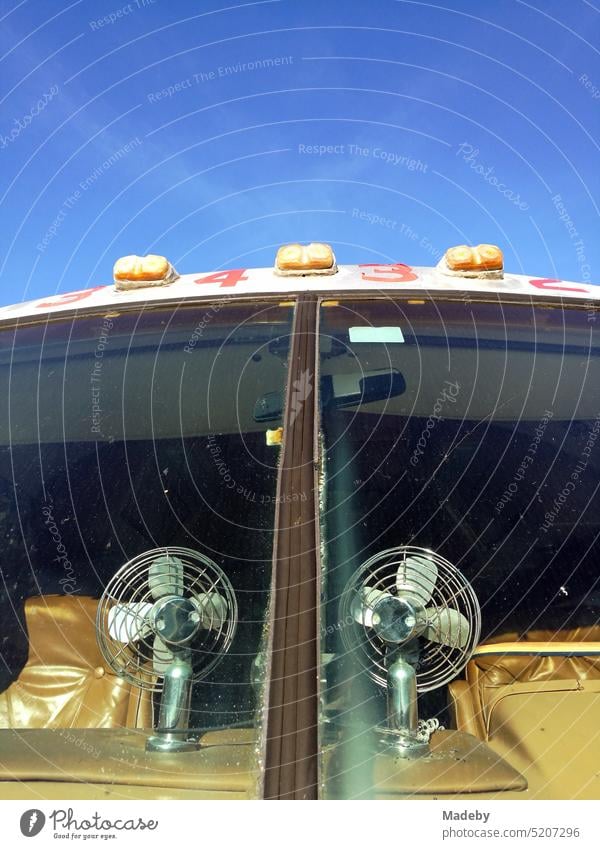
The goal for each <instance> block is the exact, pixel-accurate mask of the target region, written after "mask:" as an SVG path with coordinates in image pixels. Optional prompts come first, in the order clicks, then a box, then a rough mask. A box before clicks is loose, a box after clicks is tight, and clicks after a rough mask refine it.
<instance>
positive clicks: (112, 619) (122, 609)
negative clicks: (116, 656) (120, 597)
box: [108, 601, 154, 643]
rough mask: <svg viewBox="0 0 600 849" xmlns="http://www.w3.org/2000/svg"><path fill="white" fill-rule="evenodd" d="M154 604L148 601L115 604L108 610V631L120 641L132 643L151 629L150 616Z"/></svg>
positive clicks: (114, 638)
mask: <svg viewBox="0 0 600 849" xmlns="http://www.w3.org/2000/svg"><path fill="white" fill-rule="evenodd" d="M153 606H154V605H152V604H151V603H149V602H147V601H139V602H133V603H131V604H115V606H114V607H111V608H110V610H109V611H108V633H109V634H110V636H111V637H112V638H113V640H118V641H119V642H120V643H132V642H134V641H135V640H139V639H140V637H143V636H145V634H147V633H148V631H149V630H150V624H149V622H148V616H149V614H150V611H151V610H152V608H153Z"/></svg>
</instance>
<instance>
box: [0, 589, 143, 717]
mask: <svg viewBox="0 0 600 849" xmlns="http://www.w3.org/2000/svg"><path fill="white" fill-rule="evenodd" d="M97 606H98V601H97V600H96V599H93V598H88V597H78V596H74V595H47V596H36V597H33V598H30V599H28V600H27V601H26V602H25V622H26V625H27V631H28V636H29V655H28V659H27V662H26V664H25V666H24V667H23V669H22V670H21V673H20V674H19V677H18V678H17V680H16V681H14V682H13V683H12V684H11V685H10V686H9V687H8V688H7V689H6V690H5V691H4V692H3V693H0V727H1V728H116V727H136V728H150V727H152V698H151V694H150V693H147V692H143V691H140V690H139V689H138V688H136V687H132V685H131V684H128V683H127V682H125V681H124V680H123V679H121V678H118V677H117V676H116V675H114V674H113V673H112V672H111V670H110V669H109V668H107V666H106V663H105V661H104V658H103V657H102V654H101V652H100V649H99V648H98V645H97V642H96V629H95V619H96V609H97Z"/></svg>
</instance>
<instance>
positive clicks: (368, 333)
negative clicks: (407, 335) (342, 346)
mask: <svg viewBox="0 0 600 849" xmlns="http://www.w3.org/2000/svg"><path fill="white" fill-rule="evenodd" d="M348 332H349V334H350V341H351V342H383V343H385V344H386V345H387V344H389V343H390V342H404V335H403V333H402V331H401V330H400V328H399V327H351V328H350V329H349V331H348Z"/></svg>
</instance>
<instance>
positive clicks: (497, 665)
mask: <svg viewBox="0 0 600 849" xmlns="http://www.w3.org/2000/svg"><path fill="white" fill-rule="evenodd" d="M582 637H583V639H582ZM577 638H579V639H577ZM590 638H592V639H590ZM594 638H595V639H594ZM597 639H598V629H597V628H596V629H585V630H583V631H582V629H573V630H572V631H562V632H555V633H553V634H552V633H548V632H541V631H539V632H532V633H530V634H529V635H528V639H525V640H523V639H522V640H517V641H515V642H510V641H509V640H508V639H507V638H505V637H503V638H502V639H501V640H499V641H498V642H495V643H488V644H485V645H482V646H480V647H479V648H478V649H477V650H476V651H475V653H474V655H473V657H472V658H471V660H470V661H469V663H468V665H467V669H466V680H464V681H453V682H452V683H451V684H450V685H449V688H448V689H449V695H450V708H451V712H452V715H453V720H454V722H453V724H454V725H455V727H456V728H458V729H459V730H461V731H466V732H469V733H471V734H474V735H475V736H476V737H478V738H479V739H480V740H484V741H486V742H488V744H489V745H490V746H491V747H492V748H493V749H494V751H496V752H497V753H498V754H500V755H501V756H502V757H504V758H506V759H507V760H508V761H509V763H512V765H513V766H514V767H515V768H516V769H518V770H519V771H520V772H522V773H523V774H524V775H525V776H526V778H527V780H528V783H529V788H530V793H531V795H532V796H534V797H537V798H565V799H571V798H600V795H599V794H600V773H599V772H598V768H597V764H598V761H599V760H600V722H599V721H598V717H599V716H600V641H597ZM592 640H593V641H592Z"/></svg>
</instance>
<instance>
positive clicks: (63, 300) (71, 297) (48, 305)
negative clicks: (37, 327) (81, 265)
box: [35, 286, 106, 310]
mask: <svg viewBox="0 0 600 849" xmlns="http://www.w3.org/2000/svg"><path fill="white" fill-rule="evenodd" d="M100 289H106V286H92V288H91V289H81V290H80V291H78V292H67V293H66V295H59V296H58V297H57V298H55V299H54V300H52V301H41V302H40V303H39V304H36V305H35V308H36V309H38V310H41V309H52V307H60V306H62V305H63V304H75V303H77V301H83V300H84V298H89V296H90V295H92V294H93V293H94V292H98V291H99V290H100Z"/></svg>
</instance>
